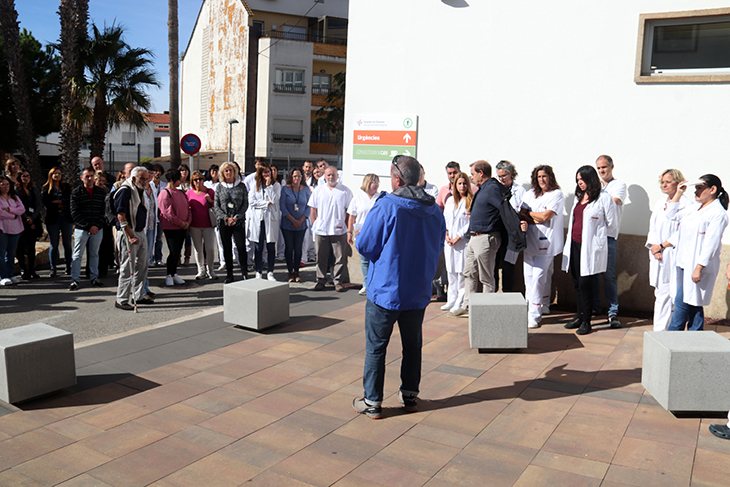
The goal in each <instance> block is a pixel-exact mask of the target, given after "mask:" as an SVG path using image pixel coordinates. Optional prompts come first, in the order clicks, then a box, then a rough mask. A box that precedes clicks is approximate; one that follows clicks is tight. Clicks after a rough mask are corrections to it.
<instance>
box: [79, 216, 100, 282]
mask: <svg viewBox="0 0 730 487" xmlns="http://www.w3.org/2000/svg"><path fill="white" fill-rule="evenodd" d="M103 238H104V229H103V228H101V229H99V231H98V232H97V233H96V235H89V232H88V231H86V230H81V229H79V228H77V229H76V230H74V255H73V261H72V262H71V279H73V280H74V281H79V280H81V258H82V257H83V256H84V249H85V248H86V241H87V240H88V241H89V255H88V256H87V259H88V260H89V277H90V278H91V280H92V281H93V280H94V279H96V278H97V277H99V247H100V246H101V240H102V239H103Z"/></svg>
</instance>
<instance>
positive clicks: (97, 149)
mask: <svg viewBox="0 0 730 487" xmlns="http://www.w3.org/2000/svg"><path fill="white" fill-rule="evenodd" d="M106 96H107V91H106V90H105V89H100V90H99V91H98V92H97V93H96V97H95V98H94V115H93V116H92V119H91V135H90V139H91V143H90V148H91V158H92V159H93V158H94V157H102V156H103V155H104V145H105V142H106V132H107V128H108V122H107V117H108V116H109V107H108V105H107V103H106Z"/></svg>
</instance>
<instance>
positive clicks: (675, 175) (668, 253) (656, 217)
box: [646, 169, 690, 331]
mask: <svg viewBox="0 0 730 487" xmlns="http://www.w3.org/2000/svg"><path fill="white" fill-rule="evenodd" d="M680 181H684V175H683V174H682V172H681V171H680V170H679V169H667V170H666V171H664V172H663V173H662V175H661V177H660V178H659V184H660V185H661V188H662V192H664V194H666V195H667V198H666V199H662V200H661V201H658V202H657V204H656V206H655V207H654V211H653V212H652V213H651V220H649V234H648V235H647V237H646V248H647V249H649V284H650V285H651V286H653V287H654V297H655V300H654V331H664V330H666V329H667V326H669V320H670V319H671V318H672V293H671V292H670V288H671V286H670V282H671V276H672V273H673V272H675V267H676V266H675V259H676V249H675V248H674V247H665V246H664V242H666V241H667V240H669V238H670V237H671V236H672V235H674V234H675V233H677V231H678V230H679V221H677V220H671V219H669V218H667V209H668V208H669V206H670V204H671V201H672V198H674V195H675V194H676V192H677V186H678V185H679V183H680ZM689 203H690V201H689V200H688V199H687V197H686V196H682V197H681V198H680V200H679V211H681V210H683V209H684V207H685V206H687V205H688V204H689Z"/></svg>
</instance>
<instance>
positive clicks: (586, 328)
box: [575, 321, 593, 335]
mask: <svg viewBox="0 0 730 487" xmlns="http://www.w3.org/2000/svg"><path fill="white" fill-rule="evenodd" d="M591 331H593V328H591V324H590V323H588V322H587V321H584V322H583V323H581V324H580V328H578V329H577V330H576V331H575V334H576V335H587V334H589V333H590V332H591Z"/></svg>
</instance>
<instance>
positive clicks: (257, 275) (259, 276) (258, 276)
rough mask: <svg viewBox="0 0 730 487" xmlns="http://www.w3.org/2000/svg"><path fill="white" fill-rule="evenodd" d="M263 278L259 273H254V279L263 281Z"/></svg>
mask: <svg viewBox="0 0 730 487" xmlns="http://www.w3.org/2000/svg"><path fill="white" fill-rule="evenodd" d="M263 278H264V277H263V276H262V275H261V273H260V272H257V273H256V279H263Z"/></svg>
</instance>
